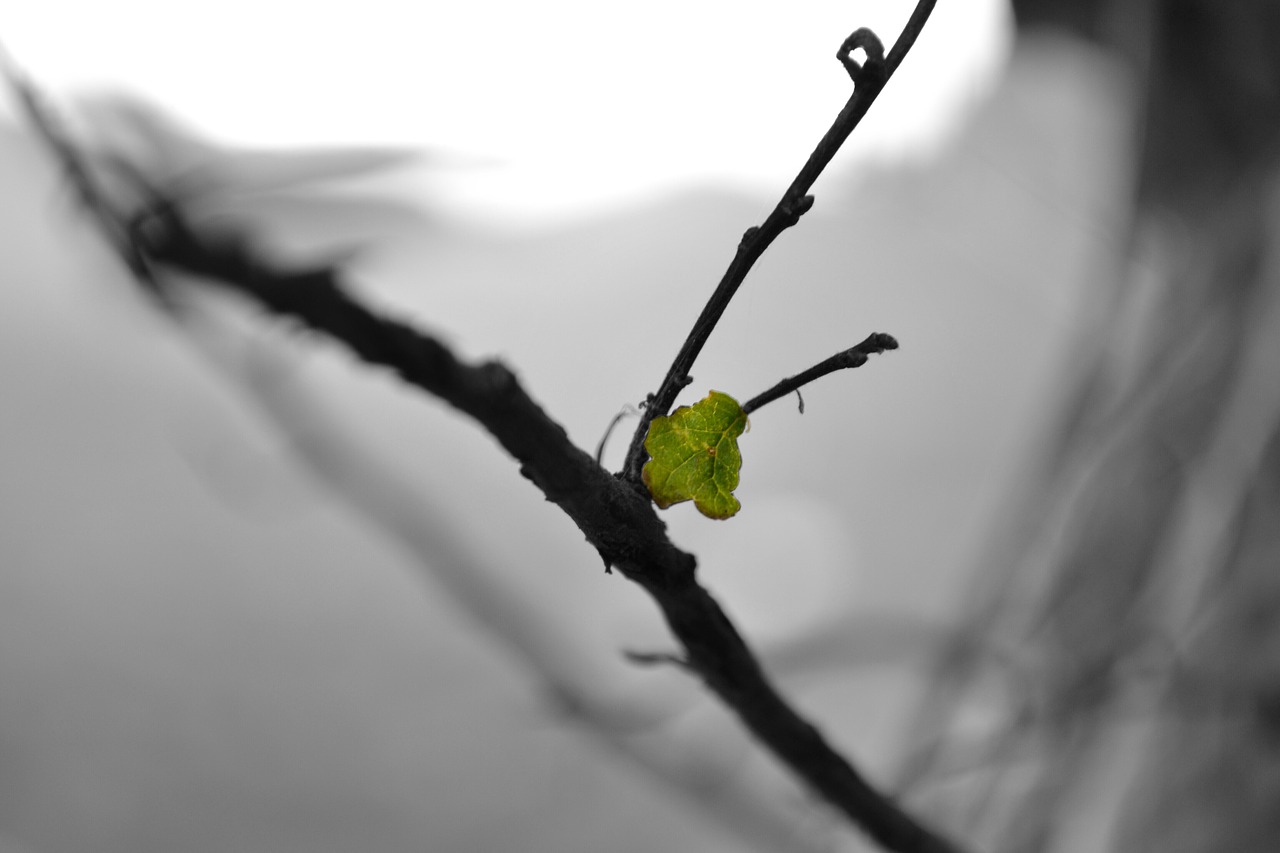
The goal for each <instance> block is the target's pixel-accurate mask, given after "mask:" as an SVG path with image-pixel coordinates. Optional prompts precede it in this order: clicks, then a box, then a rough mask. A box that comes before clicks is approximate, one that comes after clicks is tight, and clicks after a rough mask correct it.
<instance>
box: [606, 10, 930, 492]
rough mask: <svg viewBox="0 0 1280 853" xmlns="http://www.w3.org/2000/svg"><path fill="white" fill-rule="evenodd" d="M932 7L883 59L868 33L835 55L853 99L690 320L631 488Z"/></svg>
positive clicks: (643, 426) (643, 422)
mask: <svg viewBox="0 0 1280 853" xmlns="http://www.w3.org/2000/svg"><path fill="white" fill-rule="evenodd" d="M935 2H936V0H919V2H918V3H917V4H916V7H915V10H914V11H913V12H912V13H911V17H910V18H909V19H908V20H907V24H906V26H905V27H904V28H903V30H902V34H901V35H899V36H898V40H897V41H896V42H895V43H894V45H893V49H892V50H891V51H890V52H889V55H888V56H887V57H886V56H885V55H884V46H883V45H882V44H881V43H880V39H879V38H877V37H876V34H875V33H873V32H872V31H871V30H869V29H865V28H863V29H859V30H856V31H855V32H854V33H853V34H852V35H850V36H849V37H848V38H847V39H845V40H844V42H842V43H841V45H840V49H839V50H838V51H837V52H836V58H837V59H838V60H839V61H840V63H841V64H842V65H843V66H844V67H845V70H846V71H847V72H848V73H849V77H850V78H851V79H852V80H853V82H854V89H853V94H852V95H851V96H850V97H849V100H848V102H847V103H846V104H845V105H844V109H842V110H840V114H839V115H837V116H836V119H835V121H834V122H833V123H832V125H831V127H830V129H828V130H827V132H826V133H825V134H824V135H823V137H822V139H821V140H819V141H818V144H817V146H816V147H815V148H814V149H813V153H812V154H810V155H809V159H808V161H806V162H805V164H804V167H803V168H801V169H800V172H799V174H797V175H796V177H795V180H793V181H792V182H791V186H789V187H787V191H786V192H784V193H783V194H782V198H781V200H779V202H778V204H777V205H776V206H775V207H774V209H773V212H772V213H770V214H769V216H768V218H766V219H765V221H764V222H763V223H762V224H760V225H759V226H752V227H751V228H748V229H747V231H746V233H745V234H743V235H742V240H741V242H739V243H738V250H737V252H736V253H735V254H734V256H733V260H732V261H731V262H730V263H729V268H728V269H727V270H725V273H724V276H723V277H722V278H721V279H720V283H719V284H718V285H716V289H715V290H714V291H713V292H712V294H711V298H710V299H708V300H707V304H706V305H705V306H704V307H703V309H702V313H701V314H699V315H698V319H697V320H695V321H694V323H693V329H692V330H691V331H690V332H689V335H688V337H687V338H685V341H684V344H683V345H682V346H681V347H680V351H679V352H678V353H676V357H675V360H674V361H672V362H671V367H670V368H668V369H667V375H666V376H665V377H664V378H663V380H662V384H661V385H659V386H658V390H657V392H656V393H654V394H652V395H650V396H649V398H648V399H647V400H646V401H645V407H644V410H643V411H642V412H641V414H640V423H639V424H637V425H636V431H635V433H634V434H633V435H632V437H631V445H630V447H629V448H628V449H627V455H626V460H625V461H624V462H623V466H622V472H621V474H622V476H623V477H624V478H625V479H627V480H629V481H630V482H633V483H639V482H640V471H641V469H642V468H643V467H644V463H645V459H646V457H647V456H648V454H647V453H646V452H645V449H644V440H645V436H647V435H648V434H649V425H650V424H651V423H652V422H653V419H654V418H656V417H658V416H660V415H666V414H667V412H669V411H670V410H671V406H672V405H673V404H674V403H675V400H676V395H678V394H679V393H680V391H681V390H683V389H684V388H685V387H686V386H688V384H689V382H690V381H691V380H690V379H689V371H690V370H692V369H693V363H694V361H696V360H697V358H698V354H699V353H701V352H702V347H703V346H704V345H705V344H706V342H707V339H708V338H710V337H711V333H712V332H713V331H714V330H715V327H716V324H717V323H719V322H720V317H721V316H723V314H724V311H725V309H726V308H728V307H729V302H730V301H731V300H732V299H733V297H734V294H736V293H737V292H738V287H739V286H741V284H742V282H743V280H745V279H746V277H747V273H749V272H750V271H751V268H752V267H753V266H755V263H756V261H757V260H759V259H760V256H761V255H763V254H764V252H765V250H766V249H768V248H769V246H770V245H772V244H773V241H774V240H776V239H777V238H778V235H780V234H781V233H782V232H783V231H785V230H787V229H788V228H790V227H791V226H792V225H795V224H796V223H797V222H799V221H800V217H801V216H803V215H804V214H805V213H807V212H808V210H809V208H811V207H813V196H811V195H808V192H809V189H810V188H811V187H812V186H813V184H814V182H815V181H816V180H817V179H818V177H819V176H820V175H821V174H822V172H823V170H824V169H826V167H827V165H828V164H829V163H830V162H831V159H832V158H833V157H835V155H836V152H837V151H839V150H840V146H842V145H844V142H845V140H846V139H848V138H849V134H851V133H852V132H853V129H854V128H856V127H857V126H858V124H859V122H861V121H862V117H863V116H864V115H866V113H867V110H868V109H870V107H871V104H872V103H874V102H875V99H876V98H877V97H878V96H879V95H880V92H881V90H882V89H884V85H885V83H887V82H888V81H889V78H890V77H891V76H893V72H894V71H896V70H897V69H898V66H899V65H901V64H902V60H903V58H904V57H905V56H906V55H907V51H909V50H910V49H911V46H912V45H913V44H915V41H916V37H917V36H919V34H920V31H921V30H922V29H923V28H924V25H925V22H926V21H927V20H928V19H929V14H930V13H931V12H932V11H933V7H934V4H935ZM859 49H861V50H862V51H863V52H864V53H865V54H866V60H865V61H864V62H862V63H858V62H857V61H856V60H855V59H853V58H852V57H851V56H850V54H851V53H852V52H853V51H855V50H859Z"/></svg>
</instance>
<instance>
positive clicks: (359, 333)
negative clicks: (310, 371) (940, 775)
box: [142, 208, 957, 853]
mask: <svg viewBox="0 0 1280 853" xmlns="http://www.w3.org/2000/svg"><path fill="white" fill-rule="evenodd" d="M142 233H145V234H147V235H148V236H147V245H146V247H145V254H146V255H147V257H148V258H150V259H152V260H153V262H154V263H155V264H156V265H157V266H159V267H167V268H170V269H172V270H174V271H180V272H184V273H189V274H194V275H198V276H201V277H204V278H206V279H207V280H209V281H210V282H211V283H214V284H217V285H219V286H222V287H226V288H228V289H230V290H233V291H237V292H240V293H242V294H244V295H246V296H249V297H251V298H252V299H253V300H255V301H257V302H258V303H260V304H261V305H263V306H264V307H266V308H267V309H269V310H271V311H272V312H274V313H277V314H281V315H283V316H287V317H292V318H296V319H299V320H301V321H302V322H304V323H305V324H306V325H307V326H309V327H310V328H312V329H315V330H317V331H321V332H324V333H326V334H327V335H329V336H330V337H332V338H334V339H336V340H337V341H339V342H341V343H343V344H344V345H346V346H347V347H348V348H349V349H351V350H352V352H354V353H355V354H356V355H358V356H359V357H360V358H362V359H363V360H365V361H368V362H370V363H372V364H378V365H381V366H384V367H387V368H389V369H391V370H392V371H394V372H395V373H396V374H398V375H399V376H400V377H401V378H402V379H404V380H405V381H406V382H408V383H409V384H411V385H414V386H416V387H418V388H421V389H423V390H425V391H428V392H430V393H431V394H433V395H435V396H437V397H439V398H441V399H442V400H445V401H446V402H448V403H450V404H451V405H453V406H454V407H455V408H457V409H459V410H460V411H462V412H465V413H466V414H468V415H470V416H471V417H473V418H474V419H475V420H477V421H478V422H479V423H480V424H481V425H482V426H483V427H484V428H485V429H486V430H488V431H489V433H490V434H491V435H493V436H494V438H496V439H497V440H498V442H499V443H500V444H501V445H502V446H503V448H504V449H506V450H507V452H508V453H510V454H511V455H512V456H514V457H515V458H516V459H517V460H518V461H519V462H520V463H521V467H520V470H521V473H523V474H524V476H525V477H527V478H528V479H529V480H531V481H532V482H533V483H534V484H535V485H536V486H537V487H538V488H539V489H540V490H541V491H542V492H543V494H545V495H546V496H547V498H548V500H551V501H552V502H554V503H555V504H557V505H558V506H559V507H560V508H561V509H563V510H564V512H565V513H566V514H567V515H568V516H569V517H570V518H572V519H573V521H574V523H576V524H577V525H578V528H579V529H580V530H581V531H582V532H583V534H584V535H585V536H586V538H587V541H589V542H590V543H591V544H592V545H593V546H594V547H595V548H596V550H597V551H598V552H599V554H600V555H601V557H602V558H603V559H604V561H605V563H606V565H607V566H612V567H613V568H616V569H617V570H618V571H619V572H620V573H621V574H622V575H623V576H624V577H626V578H627V579H628V580H631V581H633V582H635V583H637V584H639V585H640V586H642V587H643V588H644V589H645V590H646V591H647V592H648V593H649V594H650V595H651V596H652V597H653V598H654V600H655V601H656V602H657V604H658V606H659V608H660V609H661V611H662V613H663V616H664V617H665V619H666V621H667V624H668V625H669V626H670V628H671V631H672V633H673V634H674V635H675V636H676V638H677V639H678V640H679V641H680V643H681V645H683V646H684V649H685V651H686V654H687V660H688V663H689V666H690V667H691V668H692V669H693V670H695V671H696V672H697V673H698V674H699V676H700V677H701V678H702V679H703V681H704V682H705V683H706V684H707V685H708V687H710V688H711V689H712V690H713V691H714V692H715V693H716V694H717V695H718V696H720V698H721V699H722V700H723V701H724V702H725V704H726V705H728V706H729V707H730V708H731V709H732V710H733V711H734V712H735V713H736V714H737V715H738V716H739V717H740V718H741V719H742V721H743V722H744V723H745V724H746V726H747V727H748V728H749V729H750V730H751V731H752V733H753V734H755V736H756V737H757V738H758V739H759V740H760V741H761V742H762V743H764V744H765V745H766V746H767V747H768V748H769V749H771V750H772V751H773V752H774V753H775V754H776V755H777V756H778V757H779V758H780V759H781V760H782V761H783V762H784V763H786V764H787V765H789V766H790V767H791V768H792V770H793V771H794V772H795V773H796V774H797V775H798V776H799V777H801V778H802V779H804V780H805V781H806V782H807V783H808V784H809V785H811V786H812V787H813V788H814V789H815V790H817V791H818V792H819V793H820V794H821V795H822V796H823V797H824V798H825V799H827V800H828V801H829V802H831V803H832V804H833V805H835V806H836V807H837V808H839V809H840V810H841V811H843V812H844V813H845V814H846V815H847V816H848V817H849V818H851V819H852V820H853V822H854V823H856V824H857V825H859V826H861V827H862V828H863V829H864V830H865V831H866V832H867V833H868V834H869V835H871V837H872V838H874V839H875V840H876V841H878V842H879V843H880V844H882V845H883V846H884V847H886V848H887V849H889V850H894V851H900V853H955V851H956V850H957V848H956V847H954V846H952V845H951V844H950V843H949V842H948V841H946V840H944V839H942V838H941V837H940V836H937V835H935V834H934V833H932V832H931V831H930V830H928V829H927V828H925V827H924V826H922V825H921V824H919V823H917V822H916V821H915V820H913V819H912V818H911V817H910V816H908V815H907V814H906V813H905V812H903V811H902V810H901V809H900V808H899V807H898V806H897V805H896V804H895V803H893V801H892V800H890V799H888V798H887V797H885V796H884V795H882V794H880V793H879V792H877V791H876V790H875V789H874V788H872V787H871V785H870V784H869V783H868V782H867V781H866V780H864V779H863V778H862V776H861V775H860V774H859V773H858V772H857V771H856V770H855V769H854V768H853V766H852V765H851V764H850V763H849V762H848V761H847V760H846V759H845V758H843V757H842V756H841V755H840V754H839V753H838V752H836V751H835V750H834V749H833V748H832V747H831V745H830V744H829V743H828V742H827V741H826V739H825V738H824V737H823V736H822V734H821V733H820V732H819V731H818V730H817V729H816V728H815V727H814V726H813V725H812V724H810V723H809V722H807V721H806V720H804V719H803V718H802V717H801V716H800V715H799V714H797V713H796V711H795V710H793V709H792V708H791V707H790V706H789V705H788V704H787V703H786V701H785V700H784V699H783V698H782V697H781V696H780V695H779V694H778V692H777V691H776V690H775V689H774V687H773V685H772V684H771V683H770V682H769V680H768V678H767V677H766V675H765V673H764V671H763V669H762V668H761V667H760V664H759V663H758V662H757V660H756V658H755V656H754V654H753V653H752V652H751V650H750V648H749V647H748V646H747V644H746V642H745V641H744V640H743V638H742V636H741V635H740V634H739V633H738V631H737V629H736V628H735V627H734V626H733V624H732V623H731V622H730V621H729V618H728V617H727V616H726V615H725V613H724V611H723V610H722V609H721V608H720V605H719V604H718V603H717V602H716V601H715V599H714V598H712V596H711V594H710V593H709V592H707V590H706V589H705V588H703V587H702V586H701V585H700V584H699V583H698V581H697V579H696V577H695V568H696V561H695V559H694V557H693V556H692V555H691V554H688V553H686V552H684V551H682V550H680V549H679V548H677V547H676V546H675V545H674V544H672V543H671V541H670V539H668V537H667V535H666V526H665V525H664V524H663V522H662V521H661V520H660V519H659V518H658V516H657V513H656V512H655V511H654V508H653V504H652V502H651V501H650V500H649V498H648V495H647V494H645V493H641V492H640V491H638V490H636V489H635V488H634V487H632V486H631V485H630V484H628V483H626V482H624V481H623V480H621V479H619V478H617V477H614V476H612V475H611V474H609V473H608V472H607V471H606V470H605V469H604V468H602V467H600V466H599V465H598V464H596V462H595V460H594V459H592V458H591V456H590V455H589V454H587V453H586V452H585V451H583V450H581V449H579V448H578V447H576V446H575V445H573V444H572V443H571V442H570V441H569V438H568V436H567V435H566V433H565V431H564V429H563V428H562V427H561V426H560V425H559V424H557V423H556V422H555V421H553V420H552V419H551V418H550V417H549V416H548V415H547V414H546V413H545V412H544V411H543V410H542V408H541V407H540V406H538V404H537V403H536V402H534V401H533V399H532V398H530V397H529V395H528V394H527V393H526V392H525V390H524V389H523V388H522V387H521V386H520V383H519V382H518V381H517V379H516V377H515V376H514V374H512V373H511V371H510V370H508V369H507V368H506V367H504V366H503V365H501V364H499V363H498V362H492V361H490V362H484V363H481V364H478V365H469V364H466V363H464V362H461V361H459V360H458V359H457V358H456V357H455V356H454V355H453V354H452V352H450V351H449V350H448V349H447V348H446V347H445V346H444V345H443V344H441V343H440V342H439V341H437V340H436V339H434V338H432V337H431V336H429V335H426V334H423V333H421V332H418V331H416V330H414V329H412V328H411V327H409V326H407V325H405V324H404V323H401V322H399V321H397V320H393V319H390V318H387V317H384V316H381V315H379V314H378V313H376V312H374V311H373V310H371V309H369V308H366V307H365V306H363V305H362V304H360V303H359V302H358V301H357V300H355V299H354V298H352V297H351V296H350V295H349V294H348V293H347V292H346V291H345V290H343V289H342V287H341V286H340V285H339V282H338V279H337V272H336V271H335V270H333V269H319V270H315V271H310V272H302V273H288V272H282V271H277V270H273V269H271V268H270V267H268V266H267V265H265V264H262V263H259V262H257V261H256V260H255V259H253V258H252V257H251V256H250V255H249V253H248V252H247V251H246V250H245V249H244V248H243V246H241V245H240V244H238V243H235V242H223V243H220V244H217V245H209V244H207V243H206V242H205V241H203V240H202V239H201V238H200V236H199V235H197V234H195V233H194V232H193V231H191V230H190V229H189V228H187V227H186V226H185V224H184V223H183V221H182V219H181V217H180V215H179V214H178V212H177V211H176V210H173V209H172V208H170V209H168V210H167V211H165V213H164V215H163V217H162V219H161V220H158V221H157V223H153V226H152V227H148V228H145V229H143V230H142Z"/></svg>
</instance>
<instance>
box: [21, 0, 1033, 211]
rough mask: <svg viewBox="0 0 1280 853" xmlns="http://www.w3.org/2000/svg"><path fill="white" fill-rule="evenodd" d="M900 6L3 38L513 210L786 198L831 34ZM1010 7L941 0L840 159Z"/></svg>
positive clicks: (132, 18)
mask: <svg viewBox="0 0 1280 853" xmlns="http://www.w3.org/2000/svg"><path fill="white" fill-rule="evenodd" d="M913 6H914V3H913V2H911V0H843V2H828V0H800V1H799V2H792V3H788V4H781V3H777V2H768V3H764V2H756V0H737V2H734V0H648V2H646V3H643V4H630V3H628V4H620V3H602V2H598V0H597V2H582V0H541V2H538V3H529V2H511V0H480V1H479V2H467V3H459V2H456V0H455V2H450V3H448V4H433V3H407V2H392V0H364V1H363V2H361V3H358V4H356V3H316V2H311V3H297V2H283V0H253V2H250V1H249V0H221V2H219V3H216V4H215V3H208V4H197V3H174V2H172V0H112V2H110V3H105V2H101V0H92V2H90V0H75V2H72V1H71V0H40V2H26V3H17V2H15V3H12V4H9V8H8V9H6V10H5V11H4V12H3V13H2V16H0V38H2V39H3V42H4V44H5V46H6V47H7V49H8V50H9V52H10V53H11V54H12V55H13V56H14V58H15V59H16V60H17V61H18V62H19V63H20V64H21V65H22V66H23V67H24V68H25V69H26V70H27V71H28V72H29V73H30V74H31V75H32V76H34V77H35V79H36V80H37V81H39V82H40V83H41V84H42V85H43V86H45V87H46V88H48V89H49V90H51V91H53V92H55V93H58V94H67V93H70V92H76V91H82V90H84V89H86V88H89V89H104V88H115V89H125V90H128V91H131V92H134V93H137V94H140V95H142V96H144V97H146V98H148V99H151V100H154V101H156V102H157V103H159V104H161V105H163V106H165V107H166V108H167V109H169V110H171V111H173V112H174V113H176V114H177V115H178V116H179V117H181V118H182V119H184V120H186V121H187V122H189V123H191V124H193V125H194V126H196V127H197V128H199V129H200V130H201V131H203V132H205V133H207V134H210V135H211V136H213V137H215V138H218V139H221V140H224V141H231V142H240V143H251V144H261V145H319V144H336V143H384V144H385V143H392V144H403V145H409V146H413V147H422V148H428V149H435V150H437V151H440V152H442V153H444V154H446V155H448V156H446V157H445V158H444V161H445V162H448V163H452V164H454V166H453V167H452V168H451V169H447V170H445V178H444V179H443V180H438V181H436V182H435V183H433V191H436V192H447V193H449V194H450V196H452V200H453V201H455V202H457V203H460V204H463V205H467V206H471V207H474V208H478V209H481V210H492V211H494V212H496V213H500V214H507V215H513V216H517V217H524V216H548V215H555V214H560V213H581V212H582V211H583V210H586V209H589V206H591V205H595V204H600V203H610V202H613V203H617V202H620V201H624V200H626V199H628V198H634V197H636V196H638V195H643V194H646V193H650V192H654V191H658V190H663V189H669V188H671V187H674V186H678V185H680V184H682V183H687V182H689V181H694V180H703V181H706V180H712V181H734V182H738V183H745V184H748V185H751V186H759V187H763V188H767V189H769V190H770V191H773V190H776V191H781V189H782V188H783V187H784V186H785V185H786V183H787V182H788V181H789V179H790V178H791V176H792V175H793V174H794V173H795V171H796V170H797V169H798V168H799V167H800V165H801V164H802V163H803V162H804V159H805V157H806V156H807V155H808V153H809V151H810V150H811V148H812V146H813V144H814V143H815V142H816V141H817V139H818V138H819V137H820V135H821V133H822V132H823V131H824V130H825V129H826V127H827V126H828V124H829V123H830V121H831V119H832V118H833V117H834V116H835V114H836V112H837V111H838V110H839V108H840V106H841V105H842V104H843V103H844V101H845V99H846V98H847V96H848V94H849V90H850V85H851V84H850V83H849V80H848V78H847V76H846V75H845V73H844V71H843V69H842V68H841V67H840V65H839V64H838V63H837V62H836V60H835V58H834V55H835V51H836V48H837V47H838V46H839V44H840V42H841V41H842V39H843V38H844V37H845V36H846V35H848V34H849V33H850V32H851V31H852V30H854V29H855V28H857V27H859V26H870V27H872V28H873V29H875V30H876V32H877V33H879V35H880V36H881V38H882V39H884V40H885V42H886V46H888V45H889V44H891V43H892V40H893V39H894V38H895V37H896V35H897V33H898V31H899V29H900V28H901V25H902V23H903V22H904V21H905V20H906V18H907V16H908V14H909V13H910V11H911V9H912V7H913ZM1006 7H1007V2H1006V0H941V2H939V4H938V8H937V9H936V10H935V12H934V14H933V17H932V19H931V20H930V23H929V26H928V27H926V29H925V32H924V34H923V35H922V37H921V39H920V41H919V42H918V44H917V47H916V48H915V50H914V51H913V52H912V54H911V55H910V56H909V57H908V59H907V61H906V63H905V64H904V65H903V67H902V69H901V71H900V72H899V74H898V75H897V76H896V77H895V79H894V80H893V82H892V83H891V85H890V86H889V88H888V89H886V92H885V94H884V95H882V96H881V99H880V100H879V101H878V102H877V104H876V105H875V107H873V109H872V111H871V114H870V116H869V118H868V120H867V122H866V123H865V124H864V125H863V127H862V128H860V129H859V131H858V132H857V133H856V134H855V136H854V142H853V144H852V145H851V146H850V150H848V151H846V152H844V156H842V157H841V158H840V159H839V160H838V161H837V164H836V165H837V168H838V167H840V166H848V164H849V163H851V162H854V161H856V160H857V159H858V158H859V157H865V156H867V155H882V156H883V155H887V156H900V155H904V154H905V155H910V154H912V153H916V152H920V151H926V150H928V148H929V147H930V145H932V144H933V143H934V142H936V140H938V139H939V138H941V136H942V135H944V134H945V129H946V128H947V127H948V126H950V125H951V123H952V122H953V120H954V119H955V117H956V116H957V115H958V114H959V113H960V111H961V110H962V109H963V107H964V105H965V103H966V102H967V100H969V99H971V98H972V97H974V96H975V95H977V94H980V93H981V91H982V89H983V88H984V87H985V85H986V83H987V82H989V81H990V80H991V78H992V77H993V76H994V74H995V73H997V72H998V70H999V68H1000V66H1001V65H1002V63H1003V61H1004V59H1005V57H1006V54H1007V50H1008V43H1009V20H1008V18H1009V15H1008V10H1007V8H1006ZM459 163H465V164H470V165H468V166H467V167H465V168H460V167H459V166H458V165H457V164H459Z"/></svg>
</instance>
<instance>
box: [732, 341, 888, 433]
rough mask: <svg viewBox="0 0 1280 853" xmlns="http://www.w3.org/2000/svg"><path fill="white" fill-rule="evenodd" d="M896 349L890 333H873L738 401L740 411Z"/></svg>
mask: <svg viewBox="0 0 1280 853" xmlns="http://www.w3.org/2000/svg"><path fill="white" fill-rule="evenodd" d="M897 348H898V342H897V341H896V340H895V339H894V338H893V336H892V335H886V334H885V333H884V332H874V333H873V334H872V335H871V336H870V337H868V338H867V339H866V340H865V341H863V342H862V343H860V344H858V345H857V346H856V347H850V348H849V349H847V350H844V351H843V352H838V353H836V354H835V355H833V356H831V357H830V358H828V359H824V360H823V361H820V362H818V363H817V364H815V365H814V366H813V367H810V368H809V369H808V370H806V371H803V372H802V373H797V374H796V375H795V376H792V377H789V378H787V379H784V380H782V381H781V382H779V383H778V384H777V385H774V386H773V387H772V388H770V389H769V390H768V391H765V392H764V393H762V394H757V395H756V396H754V397H752V398H751V399H750V400H748V401H747V402H745V403H743V404H742V411H743V412H745V413H746V414H748V415H749V414H751V413H752V412H754V411H755V410H756V409H759V408H760V407H761V406H764V405H767V404H769V403H772V402H773V401H774V400H777V399H779V398H780V397H785V396H787V395H788V394H790V393H792V392H793V391H794V392H797V393H798V392H799V391H800V388H801V387H802V386H805V385H808V384H809V383H810V382H812V381H813V380H815V379H818V378H820V377H823V376H826V375H827V374H828V373H834V372H835V371H837V370H844V369H845V368H849V367H861V366H862V365H864V364H866V363H867V358H868V357H869V356H871V355H874V354H878V353H882V352H884V351H886V350H891V349H897ZM800 411H801V413H802V414H803V412H804V402H803V400H802V401H801V403H800Z"/></svg>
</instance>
